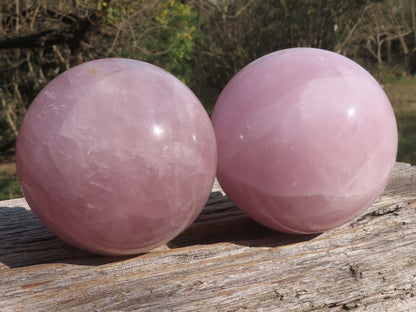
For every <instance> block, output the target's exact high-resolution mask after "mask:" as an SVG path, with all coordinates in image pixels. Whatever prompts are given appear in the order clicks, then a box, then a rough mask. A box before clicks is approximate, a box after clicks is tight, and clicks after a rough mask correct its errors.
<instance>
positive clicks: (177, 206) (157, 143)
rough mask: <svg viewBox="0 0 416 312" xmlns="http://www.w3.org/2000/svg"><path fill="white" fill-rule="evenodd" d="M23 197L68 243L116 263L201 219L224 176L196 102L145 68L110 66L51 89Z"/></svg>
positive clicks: (34, 135) (21, 154) (28, 142)
mask: <svg viewBox="0 0 416 312" xmlns="http://www.w3.org/2000/svg"><path fill="white" fill-rule="evenodd" d="M16 161H17V171H18V176H19V180H20V183H21V187H22V189H23V193H24V196H25V197H26V199H27V201H28V203H29V205H30V207H31V208H32V210H33V211H34V212H35V214H36V215H37V216H38V217H39V218H40V219H41V221H42V222H43V223H44V224H45V225H46V226H47V227H48V228H49V229H50V230H52V231H53V232H55V233H56V234H57V235H58V236H60V237H61V238H62V239H64V240H66V241H68V242H69V243H71V244H73V245H75V246H77V247H79V248H82V249H86V250H89V251H92V252H96V253H101V254H110V255H121V254H133V253H138V252H143V251H147V250H149V249H152V248H154V247H157V246H159V245H161V244H163V243H166V242H167V241H169V240H170V239H172V238H173V237H175V236H176V235H178V234H179V233H180V232H182V231H183V230H184V229H185V228H186V227H188V226H189V225H190V224H191V222H192V221H193V220H194V219H195V218H196V217H197V216H198V214H199V213H200V211H201V210H202V208H203V207H204V204H205V202H206V200H207V198H208V196H209V194H210V191H211V187H212V184H213V181H214V177H215V170H216V142H215V135H214V131H213V129H212V125H211V122H210V120H209V117H208V115H207V114H206V112H205V110H204V108H203V107H202V105H201V104H200V102H199V101H198V99H197V98H196V97H195V95H194V94H193V93H192V92H191V91H190V90H189V89H188V88H187V87H186V86H185V85H184V84H183V83H182V82H181V81H179V80H178V79H176V78H175V77H174V76H172V75H171V74H169V73H168V72H166V71H164V70H162V69H160V68H158V67H156V66H153V65H150V64H148V63H145V62H140V61H135V60H128V59H101V60H96V61H91V62H87V63H84V64H82V65H79V66H76V67H74V68H72V69H70V70H68V71H66V72H65V73H63V74H61V75H60V76H58V77H57V78H55V79H54V80H53V81H51V82H50V83H49V84H48V85H47V86H46V87H45V88H44V89H43V90H42V91H41V92H40V94H39V95H38V96H37V97H36V99H35V100H34V101H33V103H32V104H31V106H30V108H29V110H28V112H27V114H26V116H25V119H24V121H23V124H22V126H21V129H20V133H19V137H18V142H17V159H16Z"/></svg>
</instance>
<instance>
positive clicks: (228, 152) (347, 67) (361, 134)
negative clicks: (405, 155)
mask: <svg viewBox="0 0 416 312" xmlns="http://www.w3.org/2000/svg"><path fill="white" fill-rule="evenodd" d="M212 121H213V125H214V130H215V133H216V137H217V144H218V170H217V176H218V179H219V182H220V184H221V186H222V187H223V189H224V190H225V192H226V193H227V195H228V196H229V197H230V198H231V199H232V201H233V202H234V203H235V204H236V205H237V206H238V207H239V208H240V209H242V210H243V211H244V212H246V213H247V214H248V215H249V216H250V217H252V218H253V219H255V220H257V221H258V222H260V223H262V224H264V225H266V226H268V227H271V228H273V229H277V230H280V231H285V232H291V233H314V232H321V231H325V230H327V229H331V228H334V227H336V226H338V225H341V224H343V223H345V222H347V221H349V220H352V219H353V218H354V217H356V216H357V215H359V214H360V213H361V212H363V211H364V210H365V209H366V208H368V206H369V205H370V204H371V203H372V202H373V201H374V200H375V199H376V198H377V197H378V196H379V195H380V193H381V192H382V191H383V189H384V187H385V186H386V183H387V181H388V179H389V176H390V174H391V172H392V170H393V166H394V162H395V158H396V152H397V126H396V121H395V117H394V113H393V110H392V107H391V105H390V102H389V100H388V98H387V97H386V95H385V93H384V91H383V90H382V88H381V87H380V86H379V84H378V83H377V82H376V81H375V80H374V79H373V77H372V76H371V75H370V74H369V73H368V72H367V71H365V70H364V69H363V68H362V67H361V66H359V65H358V64H356V63H354V62H353V61H351V60H349V59H347V58H345V57H343V56H341V55H338V54H336V53H333V52H329V51H324V50H319V49H312V48H294V49H287V50H282V51H279V52H275V53H272V54H269V55H266V56H264V57H262V58H260V59H258V60H256V61H254V62H253V63H251V64H249V65H248V66H246V67H245V68H244V69H242V70H241V71H240V72H239V73H238V74H237V75H236V76H235V77H234V78H233V79H232V80H231V81H230V82H229V83H228V85H227V86H226V87H225V89H224V90H223V92H222V93H221V95H220V97H219V99H218V101H217V103H216V105H215V108H214V112H213V116H212Z"/></svg>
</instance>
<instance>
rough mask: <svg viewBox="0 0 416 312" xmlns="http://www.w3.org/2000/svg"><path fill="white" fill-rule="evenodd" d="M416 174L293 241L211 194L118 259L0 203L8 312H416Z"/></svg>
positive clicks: (0, 282) (3, 295)
mask: <svg viewBox="0 0 416 312" xmlns="http://www.w3.org/2000/svg"><path fill="white" fill-rule="evenodd" d="M415 293H416V167H412V166H410V165H407V164H403V163H398V164H397V165H396V167H395V170H394V173H393V176H392V178H391V180H390V183H389V185H388V187H387V188H386V190H385V191H384V193H383V194H382V196H380V198H379V199H378V200H377V201H376V202H375V203H374V204H373V205H372V206H371V207H370V209H369V210H368V211H367V212H366V213H365V214H363V215H361V216H360V217H358V218H357V219H355V220H354V221H352V222H350V223H349V224H346V225H344V226H342V227H340V228H337V229H334V230H331V231H328V232H325V233H323V234H320V235H303V236H295V235H289V234H283V233H279V232H275V231H272V230H269V229H267V228H265V227H262V226H260V225H258V224H256V223H255V222H253V221H251V220H250V219H249V218H248V217H246V216H245V215H244V214H243V213H241V212H240V211H239V210H237V209H236V208H235V207H234V205H233V204H232V203H231V202H230V201H229V200H228V198H227V197H225V196H224V195H223V194H222V193H221V190H220V188H219V187H218V186H216V188H214V190H213V193H212V194H211V197H210V199H209V200H208V203H207V205H206V207H205V209H204V210H203V212H202V214H201V215H200V216H199V218H198V219H197V220H196V221H195V222H194V224H193V225H192V226H191V227H190V228H189V229H188V230H187V231H185V232H184V233H183V234H182V235H180V236H179V237H177V238H176V239H174V240H173V241H171V242H169V243H168V244H167V245H165V246H162V247H160V248H158V249H156V250H153V251H151V252H149V253H146V254H142V255H137V256H131V257H123V258H115V257H103V256H97V255H93V254H90V253H87V252H84V251H80V250H78V249H75V248H73V247H71V246H69V245H67V244H66V243H64V242H63V241H61V240H60V239H58V238H57V237H56V236H55V235H53V234H52V233H50V232H49V231H48V230H47V229H46V228H45V227H44V226H43V225H42V224H41V223H40V221H38V219H37V218H36V217H35V216H34V214H33V213H32V212H31V211H30V209H29V208H28V206H27V204H26V202H25V200H24V199H16V200H8V201H3V202H0V311H346V310H350V311H416V298H415Z"/></svg>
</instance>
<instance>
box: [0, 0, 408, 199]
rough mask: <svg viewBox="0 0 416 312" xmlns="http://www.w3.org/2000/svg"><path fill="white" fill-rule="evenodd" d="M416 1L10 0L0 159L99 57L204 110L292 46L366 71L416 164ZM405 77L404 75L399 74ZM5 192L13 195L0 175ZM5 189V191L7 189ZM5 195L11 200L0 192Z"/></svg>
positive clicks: (0, 41) (1, 49)
mask: <svg viewBox="0 0 416 312" xmlns="http://www.w3.org/2000/svg"><path fill="white" fill-rule="evenodd" d="M415 5H416V0H349V1H339V0H281V1H275V0H153V1H147V0H118V1H116V0H111V1H110V0H94V1H93V0H82V1H81V0H56V1H44V0H18V1H16V0H6V1H4V2H3V3H2V13H1V15H0V16H1V19H0V72H1V74H2V79H1V80H0V156H1V155H4V154H7V155H9V154H10V153H13V151H14V145H15V141H16V138H17V134H18V129H19V126H20V123H21V121H22V119H23V117H24V114H25V112H26V110H27V108H28V107H29V105H30V103H31V101H32V100H33V99H34V97H35V96H36V94H37V93H38V92H39V91H40V90H41V89H42V88H43V87H44V86H45V85H46V84H47V83H48V82H49V81H50V80H51V79H53V78H54V77H56V76H57V75H58V74H59V73H61V72H63V71H65V70H67V69H68V68H70V67H72V66H75V65H77V64H80V63H82V62H85V61H88V60H91V59H96V58H103V57H127V58H134V59H140V60H144V61H147V62H150V63H153V64H155V65H158V66H160V67H162V68H164V69H166V70H168V71H170V72H171V73H172V74H174V75H175V76H177V77H178V78H180V79H181V80H182V81H183V82H185V83H186V84H187V85H188V86H189V87H190V88H191V89H192V90H193V91H194V92H195V93H196V95H197V96H198V97H199V99H200V100H201V102H202V103H203V105H204V106H205V108H206V109H207V111H208V112H211V110H212V108H213V105H214V103H215V101H216V99H217V97H218V95H219V93H220V92H221V90H222V89H223V88H224V86H225V85H226V83H227V82H228V81H229V80H230V79H231V78H232V77H233V75H235V73H236V72H237V71H239V70H240V69H241V68H243V67H244V66H245V65H247V64H248V63H250V62H251V61H253V60H255V59H256V58H259V57H261V56H263V55H265V54H267V53H270V52H273V51H276V50H280V49H284V48H290V47H298V46H306V47H316V48H322V49H328V50H332V51H335V52H338V53H340V54H343V55H346V56H348V57H350V58H352V59H353V60H355V61H357V62H358V63H360V64H361V65H363V66H364V67H365V68H367V69H368V70H369V71H370V72H371V73H372V74H373V75H374V76H375V77H376V78H377V79H378V80H379V81H380V82H381V83H382V84H385V85H386V91H387V92H388V94H389V96H390V97H391V98H392V103H393V106H394V109H395V111H396V115H397V120H398V126H399V131H400V133H399V136H400V146H399V154H398V159H399V160H401V161H407V162H411V163H413V164H416V152H415V150H416V149H414V148H413V146H416V134H415V133H416V126H415V124H416V113H415V112H416V106H415V105H413V104H414V102H415V100H414V99H415V98H416V94H414V92H412V90H413V89H416V88H414V87H415V86H416V82H415V81H414V80H413V79H411V78H406V77H411V75H413V74H415V73H416V18H415V16H416V9H415ZM402 77H405V78H402ZM0 178H1V179H0V183H1V184H0V192H2V193H1V194H12V193H14V192H15V191H16V192H17V189H16V184H15V182H14V181H15V178H14V177H13V173H11V176H10V174H9V173H2V174H1V177H0ZM3 190H4V191H3ZM1 194H0V196H6V195H1Z"/></svg>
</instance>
